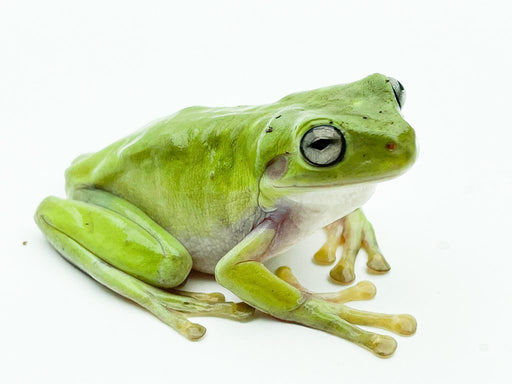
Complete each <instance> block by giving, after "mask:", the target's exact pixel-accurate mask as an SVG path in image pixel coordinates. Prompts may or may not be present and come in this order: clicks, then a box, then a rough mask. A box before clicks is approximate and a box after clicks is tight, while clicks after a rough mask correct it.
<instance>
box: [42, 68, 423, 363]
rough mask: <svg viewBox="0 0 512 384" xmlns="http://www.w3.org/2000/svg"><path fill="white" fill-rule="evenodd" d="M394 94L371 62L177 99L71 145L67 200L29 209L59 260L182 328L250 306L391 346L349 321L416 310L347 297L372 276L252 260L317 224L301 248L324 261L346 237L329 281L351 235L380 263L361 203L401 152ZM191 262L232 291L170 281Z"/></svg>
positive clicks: (406, 324)
mask: <svg viewBox="0 0 512 384" xmlns="http://www.w3.org/2000/svg"><path fill="white" fill-rule="evenodd" d="M404 98H405V93H404V89H403V87H402V85H401V84H400V83H399V82H398V81H397V80H395V79H393V78H388V77H386V76H383V75H380V74H374V75H371V76H368V77H366V78H364V79H362V80H360V81H357V82H354V83H351V84H345V85H335V86H331V87H326V88H321V89H316V90H313V91H307V92H299V93H294V94H291V95H289V96H287V97H285V98H283V99H281V100H279V101H277V102H275V103H272V104H266V105H262V106H238V107H234V108H206V107H190V108H186V109H183V110H181V111H179V112H177V113H175V114H174V115H171V116H169V117H166V118H163V119H161V120H158V121H156V122H154V123H152V124H150V125H149V126H147V127H145V128H143V129H142V130H140V131H138V132H136V133H134V134H132V135H130V136H128V137H126V138H124V139H122V140H120V141H118V142H116V143H114V144H112V145H110V146H108V147H106V148H105V149H103V150H101V151H99V152H96V153H92V154H86V155H83V156H80V157H78V158H77V159H76V160H75V161H74V162H73V163H72V165H71V166H70V168H69V169H68V170H67V172H66V191H67V195H68V199H60V198H56V197H48V198H46V199H45V200H44V201H43V202H42V203H41V204H40V206H39V208H38V209H37V212H36V215H35V220H36V222H37V224H38V225H39V227H40V228H41V230H42V231H43V232H44V234H45V235H46V237H47V238H48V240H49V241H50V243H51V244H52V245H53V246H54V247H55V248H56V249H57V250H58V251H59V252H60V253H61V254H62V255H63V256H64V257H65V258H66V259H67V260H69V261H70V262H71V263H73V264H74V265H76V266H77V267H78V268H80V269H82V270H83V271H85V272H86V273H88V274H89V275H91V276H92V277H93V278H94V279H96V280H97V281H98V282H100V283H101V284H103V285H105V286H107V287H109V288H110V289H112V290H113V291H115V292H117V293H119V294H120V295H123V296H125V297H127V298H129V299H131V300H133V301H134V302H136V303H138V304H140V305H141V306H142V307H144V308H146V309H147V310H149V311H150V312H152V313H153V314H154V315H155V316H156V317H158V318H159V319H160V320H162V321H163V322H164V323H166V324H168V325H169V326H171V327H172V328H174V329H175V330H177V331H178V332H180V333H181V334H183V335H184V336H186V337H187V338H189V339H192V340H195V339H199V338H200V337H201V336H203V334H204V333H205V331H206V329H205V328H204V327H203V326H201V325H199V324H196V323H192V322H190V321H189V320H187V317H186V316H187V315H213V316H223V317H227V318H230V319H236V320H245V319H248V318H250V317H251V316H252V314H253V312H254V308H256V309H258V310H260V311H262V312H265V313H268V314H270V315H272V316H274V317H276V318H279V319H281V320H285V321H290V322H294V323H300V324H303V325H306V326H309V327H313V328H317V329H320V330H323V331H326V332H329V333H332V334H334V335H337V336H339V337H342V338H345V339H347V340H350V341H352V342H354V343H357V344H359V345H361V346H363V347H365V348H367V349H369V350H371V351H373V352H374V353H376V354H377V355H379V356H389V355H391V354H392V353H393V352H394V351H395V349H396V341H395V340H394V339H393V338H392V337H389V336H384V335H380V334H376V333H372V332H368V331H366V330H363V329H361V328H359V327H357V326H355V325H354V324H358V325H369V326H374V327H380V328H384V329H387V330H390V331H393V332H395V333H398V334H400V335H410V334H413V333H414V332H415V330H416V321H415V319H414V318H413V317H412V316H410V315H383V314H377V313H370V312H363V311H360V310H356V309H353V308H350V307H348V306H346V305H345V304H344V303H345V302H348V301H353V300H366V299H369V298H371V297H373V296H374V294H375V287H374V286H373V284H371V283H369V282H361V283H359V284H357V285H354V286H352V287H350V288H347V289H345V290H344V291H342V292H339V293H326V294H319V293H312V292H310V291H308V290H306V289H305V288H304V287H302V286H301V285H300V284H299V283H298V281H297V279H296V278H295V277H294V276H293V275H292V273H291V270H290V269H289V268H287V267H281V268H279V269H278V270H277V271H275V273H272V272H270V271H269V270H268V269H267V268H266V267H265V266H264V264H263V263H264V262H265V261H266V260H268V259H269V258H271V257H274V256H276V255H278V254H280V253H282V252H284V251H286V250H287V249H289V248H290V247H291V246H293V245H294V244H295V243H297V242H298V241H299V240H301V239H303V238H304V237H305V236H308V235H309V234H311V233H312V232H313V231H315V230H317V229H320V228H323V227H325V228H326V232H327V241H326V243H325V245H324V246H323V247H322V248H321V249H320V250H319V251H318V252H317V253H316V255H315V256H314V259H315V260H316V262H317V263H321V264H330V263H333V262H334V261H335V254H336V250H337V248H338V246H342V247H343V255H342V258H341V260H340V261H339V262H338V263H337V264H336V266H334V268H333V269H332V270H331V272H330V276H331V278H332V279H333V280H334V281H337V282H340V283H350V282H352V281H353V280H354V261H355V258H356V255H357V253H358V252H359V250H360V248H361V247H362V248H364V249H365V250H366V252H367V254H368V258H369V259H368V264H367V265H368V268H369V270H371V271H375V272H385V271H387V270H389V265H388V263H387V262H386V260H385V259H384V257H383V256H382V253H381V251H380V250H379V248H378V246H377V242H376V240H375V234H374V232H373V229H372V226H371V224H370V223H369V222H368V220H367V219H366V217H365V216H364V214H363V212H362V211H361V210H360V207H361V205H363V204H364V203H365V202H366V201H367V200H368V198H369V197H370V196H371V195H372V193H373V191H374V189H375V185H376V184H377V183H378V182H380V181H383V180H387V179H390V178H392V177H395V176H398V175H400V174H401V173H403V172H404V171H405V170H406V169H407V168H409V166H410V165H411V164H412V163H413V162H414V159H415V153H416V149H415V134H414V131H413V129H412V128H411V127H410V126H409V124H408V123H407V122H406V121H404V119H403V118H402V116H401V113H400V108H401V106H402V105H403V102H404ZM192 269H194V270H196V271H201V272H205V273H210V274H214V275H215V278H216V280H217V281H218V282H219V283H220V284H221V285H222V286H224V287H225V288H227V289H228V290H230V291H231V292H233V293H234V294H235V295H237V296H238V297H239V298H241V299H242V300H243V302H242V303H232V302H226V301H225V299H224V296H223V295H222V294H220V293H210V294H208V293H195V292H186V291H181V290H178V289H176V287H178V286H179V285H180V284H182V283H183V282H184V281H185V279H186V278H187V276H188V274H189V273H190V271H191V270H192Z"/></svg>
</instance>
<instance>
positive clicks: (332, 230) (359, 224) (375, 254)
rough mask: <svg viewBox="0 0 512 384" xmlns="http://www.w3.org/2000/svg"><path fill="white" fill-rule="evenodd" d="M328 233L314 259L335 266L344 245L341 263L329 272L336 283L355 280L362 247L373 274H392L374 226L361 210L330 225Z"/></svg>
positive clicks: (327, 228)
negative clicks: (355, 267) (358, 255)
mask: <svg viewBox="0 0 512 384" xmlns="http://www.w3.org/2000/svg"><path fill="white" fill-rule="evenodd" d="M324 230H325V232H326V235H327V239H326V241H325V243H324V245H323V246H322V248H320V250H318V252H317V253H316V254H315V256H314V260H315V261H316V262H317V263H318V264H332V263H333V262H334V261H335V260H336V250H337V249H338V247H339V246H340V245H341V246H342V247H343V253H342V256H341V258H340V260H339V261H338V263H337V264H336V265H335V266H334V267H333V268H332V269H331V271H330V273H329V274H330V276H331V278H332V279H333V280H334V281H336V282H339V283H342V284H348V283H351V282H352V281H353V280H354V279H355V274H354V264H355V261H356V256H357V254H358V253H359V250H360V249H361V248H363V249H364V250H365V251H366V253H367V254H368V262H367V263H366V265H367V267H368V270H369V271H371V272H374V273H384V272H387V271H389V269H390V267H389V264H388V262H387V261H386V259H385V258H384V256H383V255H382V252H381V251H380V249H379V245H378V244H377V239H376V238H375V232H374V230H373V227H372V225H371V223H370V222H369V221H368V219H367V218H366V217H365V215H364V214H363V211H362V210H361V209H357V210H355V211H354V212H352V213H350V214H349V215H347V216H345V217H344V218H342V219H340V220H337V221H335V222H334V223H332V224H329V225H328V226H326V227H325V228H324Z"/></svg>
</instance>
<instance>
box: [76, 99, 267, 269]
mask: <svg viewBox="0 0 512 384" xmlns="http://www.w3.org/2000/svg"><path fill="white" fill-rule="evenodd" d="M242 108H246V107H242ZM246 109H247V110H248V111H249V112H248V113H246V114H244V113H240V110H237V109H235V108H204V107H191V108H187V109H185V110H182V111H180V112H178V113H176V114H175V115H172V116H170V117H168V118H164V119H161V120H159V121H156V122H154V123H152V124H150V125H148V126H147V127H145V128H143V129H142V130H140V131H138V132H135V133H134V134H132V135H130V136H128V137H126V138H124V139H122V140H119V141H118V142H116V143H114V144H112V145H110V146H108V147H106V148H105V149H103V150H101V151H99V152H96V153H93V154H87V155H83V156H80V157H79V158H77V159H76V160H75V161H74V162H73V164H72V165H71V167H70V168H69V169H68V170H67V171H66V189H67V192H68V195H69V196H70V197H73V192H74V191H75V190H76V189H79V188H90V187H93V188H98V189H102V190H105V191H108V192H111V193H113V194H114V195H116V196H119V197H122V198H124V199H125V200H127V201H129V202H130V203H132V204H134V205H136V206H137V207H139V208H140V209H142V210H143V211H144V212H145V213H146V214H148V215H149V216H150V217H151V218H152V219H153V220H155V221H156V222H157V223H158V224H160V225H161V226H162V227H164V228H165V229H166V230H167V231H168V232H169V233H171V234H172V235H173V236H175V237H176V238H177V239H178V240H179V241H180V242H181V243H182V244H183V245H184V246H185V247H186V248H187V249H188V251H189V252H190V254H191V255H192V257H193V259H194V268H195V269H197V270H200V271H203V272H213V269H214V267H215V264H216V262H217V260H219V259H220V258H221V257H222V256H223V255H224V254H225V253H226V252H227V251H228V250H229V249H231V248H232V247H233V246H234V245H236V244H237V243H238V242H239V241H240V240H241V239H243V237H245V236H246V234H247V233H249V232H250V231H251V229H252V228H253V227H254V226H255V225H256V224H257V222H258V221H259V220H260V219H261V215H262V212H261V210H260V209H259V207H258V182H259V176H260V175H258V174H257V170H256V169H255V167H254V164H255V157H256V142H257V137H254V135H256V134H257V132H255V130H254V129H252V127H254V114H253V113H252V112H251V111H250V109H249V108H246Z"/></svg>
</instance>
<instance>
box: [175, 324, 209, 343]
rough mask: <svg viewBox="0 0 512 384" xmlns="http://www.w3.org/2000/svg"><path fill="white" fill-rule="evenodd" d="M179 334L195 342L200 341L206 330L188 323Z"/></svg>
mask: <svg viewBox="0 0 512 384" xmlns="http://www.w3.org/2000/svg"><path fill="white" fill-rule="evenodd" d="M181 333H182V334H183V335H184V336H185V337H186V338H187V339H189V340H192V341H196V340H199V339H201V338H202V337H203V336H204V334H205V333H206V328H205V327H203V326H202V325H201V324H196V323H190V322H189V324H187V325H186V326H185V327H184V328H183V330H182V331H181Z"/></svg>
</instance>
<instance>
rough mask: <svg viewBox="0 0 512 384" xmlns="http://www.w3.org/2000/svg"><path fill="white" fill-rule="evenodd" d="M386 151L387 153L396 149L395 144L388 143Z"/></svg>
mask: <svg viewBox="0 0 512 384" xmlns="http://www.w3.org/2000/svg"><path fill="white" fill-rule="evenodd" d="M386 149H387V150H388V151H394V150H395V149H396V143H394V142H392V141H390V142H389V143H386Z"/></svg>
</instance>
